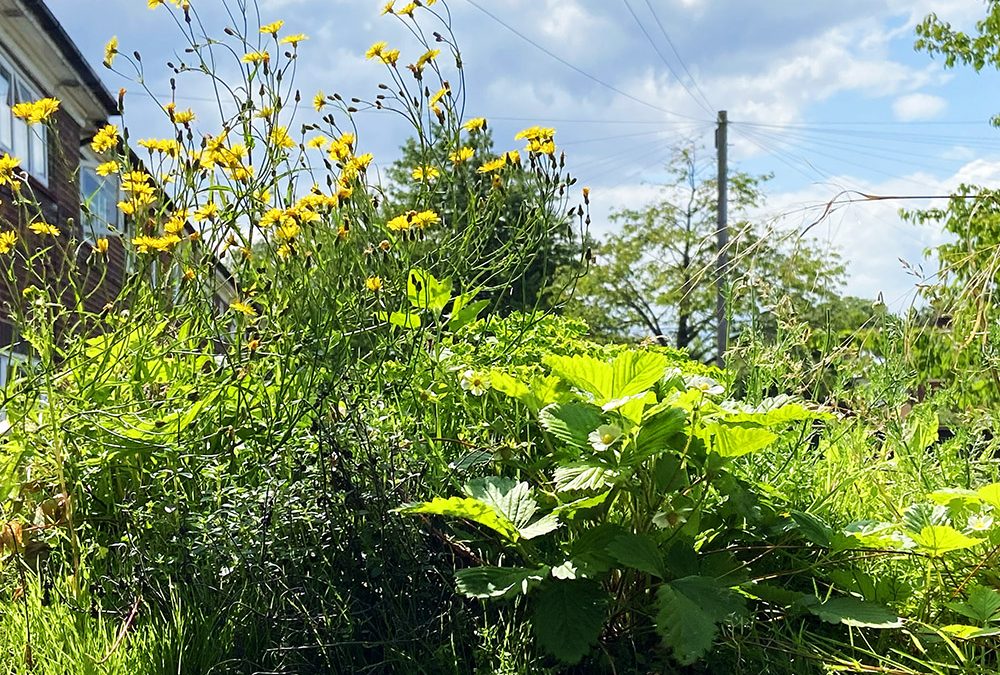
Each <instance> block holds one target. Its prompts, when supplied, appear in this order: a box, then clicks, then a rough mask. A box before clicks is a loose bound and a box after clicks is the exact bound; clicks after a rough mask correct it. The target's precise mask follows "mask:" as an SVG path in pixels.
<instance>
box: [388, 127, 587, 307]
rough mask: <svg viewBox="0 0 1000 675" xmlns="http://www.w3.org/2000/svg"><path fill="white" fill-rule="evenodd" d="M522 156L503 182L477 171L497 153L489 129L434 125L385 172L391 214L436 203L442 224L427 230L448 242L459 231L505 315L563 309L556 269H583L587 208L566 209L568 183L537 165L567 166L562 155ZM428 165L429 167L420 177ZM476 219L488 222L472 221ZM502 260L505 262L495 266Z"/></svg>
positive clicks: (488, 293)
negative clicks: (553, 179)
mask: <svg viewBox="0 0 1000 675" xmlns="http://www.w3.org/2000/svg"><path fill="white" fill-rule="evenodd" d="M462 148H467V149H469V150H471V151H472V154H471V156H470V157H469V158H468V159H465V160H462V161H456V157H455V156H454V154H453V153H455V152H456V151H457V150H460V149H462ZM517 155H518V158H517V161H516V162H512V164H511V166H509V167H508V170H505V172H504V174H503V179H502V181H503V182H502V185H501V184H500V179H499V178H498V174H496V173H484V172H482V171H480V168H481V167H482V166H483V164H485V163H487V162H489V161H491V160H493V159H495V158H496V157H497V156H498V153H497V152H496V150H495V149H494V143H493V135H492V133H491V132H490V131H489V130H488V129H486V128H484V129H482V130H478V131H476V132H474V133H463V132H462V130H454V131H451V130H447V129H445V128H444V127H442V126H441V125H435V126H434V127H433V128H432V130H431V134H430V136H429V137H424V138H410V139H408V140H407V141H406V143H404V145H403V147H402V149H401V155H400V157H399V159H398V160H396V161H395V162H394V163H393V164H392V165H391V166H389V168H388V169H387V170H386V175H387V176H388V178H389V181H390V182H389V186H388V187H387V189H386V193H385V197H386V201H385V204H384V208H385V211H386V214H387V215H391V214H397V213H404V212H406V211H407V210H410V209H418V208H419V205H420V204H426V203H434V204H437V205H438V208H439V211H440V216H441V218H442V220H443V222H444V224H445V227H444V228H440V229H437V230H435V231H433V232H429V233H428V234H427V236H428V237H437V238H439V239H441V242H440V243H441V244H442V245H444V244H445V243H446V242H445V239H446V238H447V237H449V236H451V235H452V234H454V233H455V232H456V231H459V232H461V235H462V237H464V238H465V239H466V245H467V248H466V249H465V250H467V251H468V252H469V255H468V258H467V260H465V261H464V264H465V265H466V266H467V267H468V269H480V270H485V271H486V272H485V273H484V274H481V275H480V278H479V279H478V282H479V285H480V287H481V288H482V291H481V297H486V298H489V299H490V300H492V302H493V307H494V308H495V309H494V311H497V312H499V313H501V314H507V313H509V312H511V311H532V310H535V309H542V310H550V309H553V308H556V307H558V305H559V304H560V298H561V296H562V290H564V289H551V288H550V287H551V286H552V283H553V281H554V277H555V273H556V271H557V270H563V271H566V270H571V271H572V270H580V269H582V255H581V254H582V244H581V242H582V241H583V240H584V238H585V235H584V223H583V221H582V216H583V211H582V210H580V209H578V208H571V209H570V208H567V202H566V193H565V186H560V187H559V188H558V189H556V190H553V187H552V185H551V183H546V182H544V181H541V180H540V179H539V177H540V167H539V164H540V163H549V164H552V165H553V166H555V165H556V164H558V165H559V166H560V167H562V166H564V164H565V159H564V158H563V157H561V156H558V155H555V154H553V155H545V154H533V153H527V152H522V153H517ZM499 156H501V157H504V156H507V155H506V153H504V154H500V155H499ZM425 167H430V168H431V172H430V174H429V175H428V174H424V175H423V176H421V171H423V170H424V168H425ZM435 169H436V170H437V172H446V173H447V180H441V177H440V176H435V175H434V170H435ZM477 222H482V223H489V224H490V228H488V229H487V228H482V227H475V226H474V224H475V223H477ZM470 225H473V226H471V227H470ZM576 225H579V226H580V227H579V228H578V227H576ZM500 260H503V261H506V263H507V264H506V265H504V266H500V265H497V264H491V261H500ZM454 264H456V262H455V261H452V265H454ZM452 273H454V272H452Z"/></svg>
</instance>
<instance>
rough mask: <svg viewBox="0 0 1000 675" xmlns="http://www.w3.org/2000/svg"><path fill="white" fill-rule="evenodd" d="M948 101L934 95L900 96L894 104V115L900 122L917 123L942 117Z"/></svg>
mask: <svg viewBox="0 0 1000 675" xmlns="http://www.w3.org/2000/svg"><path fill="white" fill-rule="evenodd" d="M947 109H948V101H946V100H945V99H943V98H941V97H940V96H934V95H933V94H924V93H919V92H918V93H915V94H907V95H905V96H900V97H899V98H897V99H896V100H895V101H893V103H892V114H893V115H895V117H896V119H897V120H899V121H900V122H916V121H919V120H931V119H934V118H935V117H940V116H941V115H942V114H944V112H945V111H946V110H947Z"/></svg>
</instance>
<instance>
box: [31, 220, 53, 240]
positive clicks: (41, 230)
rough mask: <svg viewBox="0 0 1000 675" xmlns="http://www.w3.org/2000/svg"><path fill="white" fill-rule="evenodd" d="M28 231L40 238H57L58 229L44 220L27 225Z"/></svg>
mask: <svg viewBox="0 0 1000 675" xmlns="http://www.w3.org/2000/svg"><path fill="white" fill-rule="evenodd" d="M28 229H29V230H31V231H32V232H34V233H35V234H37V235H39V236H42V237H58V236H59V228H58V227H56V226H55V225H52V224H51V223H47V222H45V221H44V220H36V221H35V222H33V223H32V224H31V225H28Z"/></svg>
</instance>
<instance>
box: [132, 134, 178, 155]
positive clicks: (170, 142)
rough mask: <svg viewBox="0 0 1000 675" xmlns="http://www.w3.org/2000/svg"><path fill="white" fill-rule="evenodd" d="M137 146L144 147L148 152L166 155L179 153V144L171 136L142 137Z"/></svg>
mask: <svg viewBox="0 0 1000 675" xmlns="http://www.w3.org/2000/svg"><path fill="white" fill-rule="evenodd" d="M139 147H142V148H146V149H147V150H149V152H150V153H153V152H159V153H162V154H164V155H167V156H168V157H177V156H179V155H180V154H181V145H180V143H178V142H177V141H176V139H173V138H143V139H142V140H140V141H139Z"/></svg>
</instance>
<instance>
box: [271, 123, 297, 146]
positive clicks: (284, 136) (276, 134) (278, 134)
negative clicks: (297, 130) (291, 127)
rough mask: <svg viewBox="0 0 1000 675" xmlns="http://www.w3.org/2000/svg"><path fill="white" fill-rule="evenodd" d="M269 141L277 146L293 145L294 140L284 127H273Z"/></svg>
mask: <svg viewBox="0 0 1000 675" xmlns="http://www.w3.org/2000/svg"><path fill="white" fill-rule="evenodd" d="M271 142H272V143H274V144H275V145H276V146H278V147H279V148H294V147H295V141H294V140H292V137H291V136H289V135H288V129H287V128H286V127H280V126H279V127H274V129H272V130H271Z"/></svg>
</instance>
